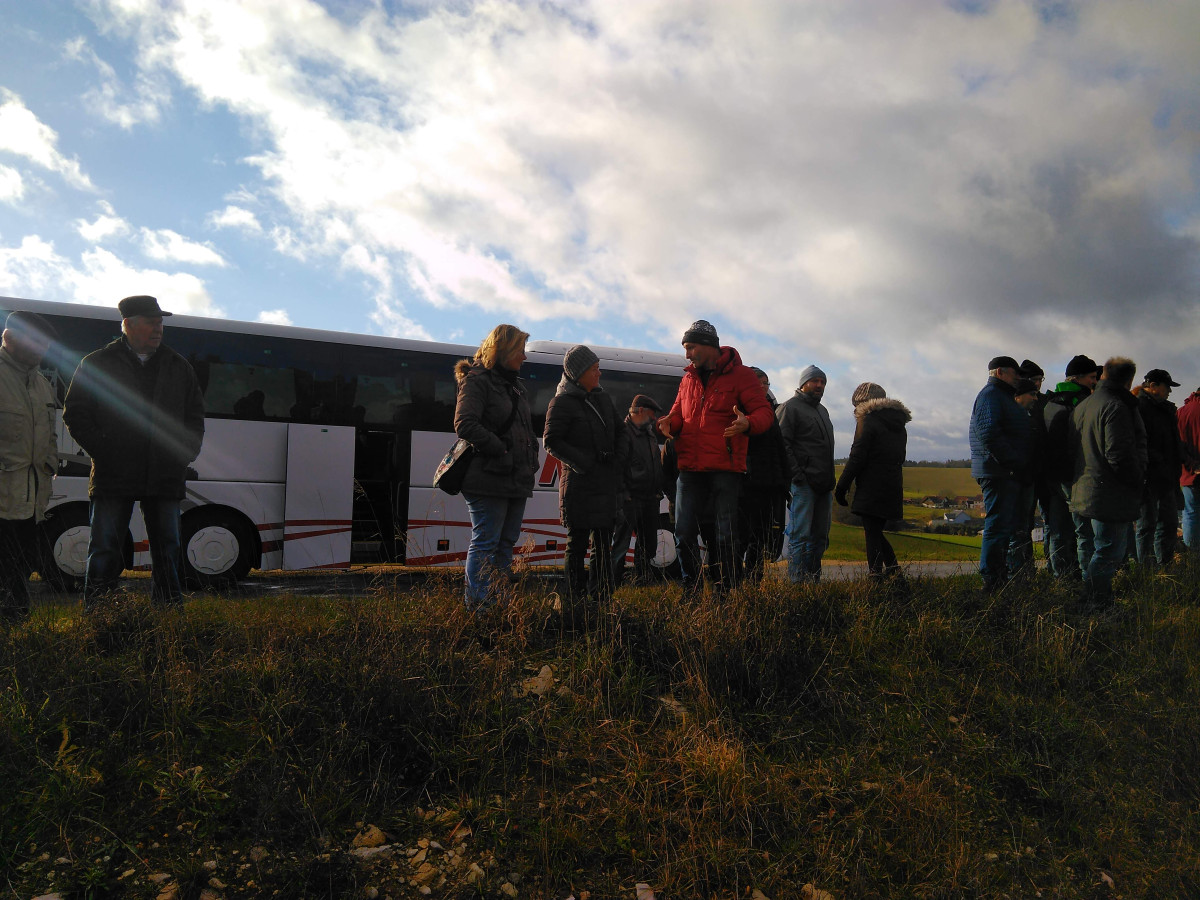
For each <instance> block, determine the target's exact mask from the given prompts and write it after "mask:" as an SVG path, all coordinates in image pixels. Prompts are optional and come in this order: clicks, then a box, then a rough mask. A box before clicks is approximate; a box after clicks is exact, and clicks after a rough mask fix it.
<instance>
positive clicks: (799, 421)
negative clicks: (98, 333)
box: [0, 295, 1200, 619]
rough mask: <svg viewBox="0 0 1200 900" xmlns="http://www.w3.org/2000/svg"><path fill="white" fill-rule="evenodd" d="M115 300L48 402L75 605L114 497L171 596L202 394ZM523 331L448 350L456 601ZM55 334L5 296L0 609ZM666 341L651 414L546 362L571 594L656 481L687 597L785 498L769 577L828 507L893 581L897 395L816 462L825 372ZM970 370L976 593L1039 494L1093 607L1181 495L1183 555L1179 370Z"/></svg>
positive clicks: (18, 565) (104, 571) (111, 551)
mask: <svg viewBox="0 0 1200 900" xmlns="http://www.w3.org/2000/svg"><path fill="white" fill-rule="evenodd" d="M118 309H119V311H120V314H121V332H122V333H121V336H120V337H118V338H117V339H116V340H114V341H113V342H112V343H110V344H109V345H107V346H106V347H103V348H101V349H99V350H96V351H95V352H93V353H91V354H89V355H87V356H85V357H84V359H83V360H82V362H81V363H80V364H79V366H78V368H77V369H76V371H75V373H74V376H73V378H72V380H71V384H70V387H69V389H68V391H67V394H66V399H65V402H64V407H63V421H64V423H65V424H66V426H67V428H68V429H69V430H70V433H71V436H72V437H73V438H74V440H75V441H76V442H77V443H78V444H79V445H80V446H81V447H82V448H83V449H84V450H85V451H86V452H87V453H88V454H89V456H90V457H91V461H92V468H91V476H90V479H89V485H88V494H89V500H90V522H89V524H90V526H91V539H90V545H89V548H88V558H87V573H86V576H85V586H84V600H85V605H86V606H89V607H90V606H92V605H94V604H95V603H97V602H99V601H100V600H102V599H103V598H104V597H105V596H107V595H108V594H109V593H110V592H111V591H112V590H113V589H114V588H115V587H116V584H117V579H118V577H119V575H120V573H121V570H122V568H123V566H124V558H125V549H124V547H123V540H124V536H125V533H126V530H127V528H128V523H129V519H130V516H131V515H132V509H133V505H134V503H135V502H140V503H141V508H142V513H143V516H144V519H145V523H146V531H147V534H148V536H149V545H150V554H151V561H152V570H153V574H152V598H153V599H154V600H155V601H156V602H158V603H162V604H170V603H177V602H179V601H180V600H181V599H182V584H181V563H182V560H181V546H180V545H181V537H180V501H181V500H182V499H183V496H184V484H185V480H186V478H187V475H188V468H189V466H190V464H191V462H192V461H193V460H195V458H196V457H197V456H198V455H199V452H200V446H201V442H202V440H203V437H204V399H203V395H202V393H201V390H200V386H199V383H198V380H197V378H196V375H195V373H194V371H193V370H192V367H191V365H190V364H189V363H188V362H187V360H186V359H184V358H183V357H182V356H180V355H179V354H178V353H175V352H174V351H173V350H171V349H170V348H169V347H167V346H166V345H165V344H164V343H163V320H164V317H166V316H169V315H171V314H170V313H169V312H165V311H163V310H162V309H161V308H160V307H159V305H158V301H157V300H156V299H155V298H154V297H150V296H145V295H139V296H133V297H126V298H125V299H123V300H122V301H121V302H120V303H119V304H118ZM528 338H529V335H528V334H527V333H526V332H524V331H521V330H520V329H519V328H517V327H516V326H513V325H498V326H496V328H494V329H493V330H492V331H491V333H490V334H489V335H488V336H487V337H486V338H485V339H484V341H483V343H482V344H481V345H480V347H479V349H478V351H477V352H476V353H475V356H474V358H473V359H464V360H461V361H459V362H458V364H457V365H456V367H455V376H456V380H457V385H458V396H457V402H456V407H455V415H454V430H455V432H456V433H457V434H458V436H459V437H460V438H463V439H465V440H466V441H468V442H469V443H470V444H471V446H472V447H473V448H474V451H475V458H474V460H473V461H472V463H471V465H470V468H469V469H468V471H467V474H466V476H465V480H464V483H463V487H462V493H463V496H464V498H465V500H466V503H467V509H468V512H469V514H470V518H471V538H470V544H469V549H468V552H467V559H466V587H465V595H466V602H467V605H468V606H470V607H472V608H482V607H487V606H489V605H490V604H492V603H493V602H494V600H495V597H496V587H497V584H496V579H497V578H498V577H503V576H505V575H507V573H509V572H510V571H511V567H512V558H513V551H514V548H515V546H516V542H517V540H518V539H519V537H520V534H521V523H522V520H523V518H524V510H525V502H526V499H527V498H528V497H530V496H532V493H533V485H534V476H535V472H536V471H537V466H538V435H537V434H535V432H534V427H533V419H532V416H531V413H530V408H529V403H528V400H527V394H526V391H525V388H524V386H523V384H522V382H521V379H520V377H519V373H520V369H521V365H522V363H523V362H524V361H525V358H526V356H525V342H526V341H527V340H528ZM55 340H56V334H55V332H54V329H53V328H52V326H50V324H49V323H48V322H47V321H46V320H45V319H43V318H42V317H41V316H38V315H36V314H35V313H31V312H26V311H17V312H13V313H12V314H10V315H9V317H8V319H7V320H6V322H5V327H4V331H3V336H2V340H0V419H2V420H3V423H4V428H3V429H2V430H0V613H2V614H3V616H4V617H5V618H9V619H12V618H20V617H22V616H24V615H27V614H28V609H29V593H28V578H29V575H30V573H31V571H33V570H34V569H36V568H37V567H38V566H39V564H40V563H39V560H40V559H41V558H42V557H43V553H42V552H41V551H40V549H39V547H38V530H37V524H38V523H39V522H41V521H42V520H43V519H44V517H45V514H46V508H47V504H48V502H49V497H50V486H51V481H52V479H53V478H54V474H55V472H56V470H57V464H58V448H57V439H56V435H55V411H56V408H57V403H56V398H55V395H54V391H53V389H52V388H51V386H50V384H49V383H48V382H47V381H46V379H45V377H44V376H42V375H41V373H40V371H39V366H40V364H41V362H42V359H43V357H44V356H45V355H46V354H47V352H48V351H49V350H50V348H51V347H52V346H53V345H54V342H55ZM681 343H682V345H683V350H684V354H685V355H686V357H687V359H688V361H689V365H688V366H687V368H686V370H685V371H684V374H683V378H682V380H681V382H680V385H679V389H678V392H677V394H676V396H675V398H674V401H673V402H672V403H671V405H670V406H669V407H668V408H667V409H666V411H665V412H664V410H663V406H662V405H661V404H660V403H659V402H658V401H657V400H655V399H654V398H653V397H650V396H647V395H645V394H638V395H637V396H635V397H634V398H633V401H632V402H631V404H630V408H629V410H628V413H627V414H626V415H625V416H624V418H622V417H621V416H620V414H619V413H618V411H617V410H616V408H615V406H614V404H613V401H612V398H611V396H610V395H609V394H608V393H606V392H605V391H604V389H603V387H602V386H601V379H602V373H601V369H600V359H599V357H598V356H597V354H596V353H595V352H594V351H593V350H592V349H591V348H589V347H587V346H584V345H576V346H574V347H572V348H571V349H570V350H568V351H567V352H566V354H565V355H564V357H563V372H562V378H561V380H560V382H559V385H558V388H557V391H556V393H555V396H554V398H553V399H552V400H551V401H550V404H549V407H548V409H547V411H546V420H545V429H544V433H543V435H542V438H543V440H544V443H545V447H546V449H547V451H548V452H549V453H550V454H552V455H553V456H554V457H555V458H556V459H557V460H558V461H559V462H560V463H561V476H560V479H559V483H558V491H559V512H560V518H561V521H562V524H563V525H564V526H565V528H566V532H567V537H566V547H565V569H566V581H565V583H566V591H567V593H568V595H569V596H570V597H571V598H572V599H576V600H577V599H581V598H584V597H591V598H594V599H598V600H603V599H606V598H607V597H609V596H611V594H612V591H613V589H614V587H615V585H616V584H617V583H619V582H620V581H621V579H622V578H623V577H625V574H626V573H625V563H626V557H627V554H628V551H629V547H630V544H631V542H633V541H634V540H635V539H636V543H635V544H634V566H633V572H632V577H633V578H634V580H635V581H638V582H643V583H644V582H646V581H648V580H649V579H650V578H651V577H652V572H653V568H652V564H651V560H652V558H653V556H654V553H655V549H656V546H657V542H658V533H659V504H660V500H661V498H662V497H663V495H664V493H665V494H666V495H667V496H668V498H669V499H670V500H671V506H672V510H673V515H674V529H675V549H676V553H677V557H678V560H679V567H680V572H681V575H682V579H683V586H684V591H685V594H688V595H695V594H696V593H698V592H699V591H700V590H701V589H702V586H703V583H704V580H705V578H707V579H708V580H709V581H710V582H711V585H712V588H713V591H714V592H715V593H716V594H718V595H719V594H721V593H724V592H727V591H728V590H730V589H731V588H732V587H734V586H735V585H736V584H737V583H738V581H739V580H740V579H751V580H757V579H759V578H761V577H762V574H763V572H764V563H765V561H766V560H767V559H773V558H775V556H776V555H777V554H778V552H779V549H780V548H779V544H778V542H777V537H778V536H779V535H780V532H781V529H782V527H783V524H784V519H785V509H786V511H787V516H786V518H787V530H786V543H787V546H786V555H787V574H788V578H789V579H790V580H791V581H793V582H797V583H802V582H815V581H818V580H819V579H820V577H821V560H822V557H823V555H824V552H825V549H826V547H827V546H828V540H829V532H830V526H831V522H832V510H833V503H834V502H837V503H839V504H842V505H849V506H850V508H851V511H852V512H853V513H854V514H855V515H857V516H858V517H859V518H860V519H861V521H862V525H863V529H864V532H865V538H866V548H867V558H868V564H869V569H870V573H871V577H873V578H876V579H879V580H884V581H887V582H888V583H889V584H890V585H892V586H894V587H903V576H902V574H901V570H900V567H899V565H898V564H897V561H896V556H895V553H894V552H893V550H892V547H891V546H890V544H889V543H888V540H887V538H886V536H885V534H884V526H885V524H886V523H887V522H888V521H891V520H897V519H900V518H901V516H902V503H903V464H904V459H905V453H906V449H907V433H906V425H907V423H908V422H909V421H910V420H911V418H912V416H911V413H910V412H909V411H908V409H907V408H906V407H905V406H904V405H903V404H902V403H900V402H899V401H897V400H895V399H892V398H889V397H888V396H887V394H886V392H885V390H884V389H883V388H882V387H881V386H880V385H878V384H875V383H873V382H865V383H863V384H860V385H859V386H858V387H857V388H856V389H855V390H854V392H853V395H852V402H853V405H854V415H855V420H856V427H855V434H854V441H853V445H852V446H851V448H850V452H849V456H848V459H847V463H846V465H845V467H844V469H843V471H842V473H841V476H840V478H835V467H834V434H833V426H832V423H831V421H830V418H829V413H828V411H827V410H826V408H825V407H824V405H823V404H822V399H823V397H824V394H825V388H826V386H827V377H826V375H825V373H824V372H823V371H822V370H821V369H820V368H819V367H817V366H815V365H810V366H808V367H807V368H806V369H804V370H803V371H802V373H801V375H800V383H799V386H798V387H797V389H796V391H795V393H794V395H793V396H792V397H790V398H789V399H788V400H786V401H785V402H784V403H781V404H777V403H776V402H775V398H774V397H773V395H772V394H771V391H770V382H769V379H768V377H767V375H766V373H765V372H763V371H762V370H761V369H756V368H753V367H750V366H747V365H745V364H744V363H743V362H742V359H741V356H740V355H739V353H738V351H737V350H736V349H734V348H733V347H729V346H725V345H722V344H721V342H720V340H719V338H718V335H717V331H716V329H715V328H714V327H713V326H712V324H711V323H709V322H707V321H705V320H703V319H701V320H698V321H696V322H694V323H692V325H691V326H690V327H689V328H688V329H687V330H686V331H685V332H684V334H683V339H682V342H681ZM988 370H989V377H988V382H987V384H986V385H985V387H984V388H983V390H981V391H980V392H979V395H978V396H977V397H976V400H975V404H974V408H973V410H972V414H971V424H970V443H971V471H972V475H973V476H974V477H975V478H976V479H977V480H978V481H979V484H980V486H981V489H982V492H983V497H984V505H985V511H986V518H985V524H984V529H983V540H982V548H981V551H980V566H979V568H980V573H981V575H982V576H983V582H984V589H985V591H989V592H993V591H997V590H999V589H1001V588H1002V587H1003V586H1004V585H1005V584H1007V583H1009V582H1010V581H1011V580H1012V579H1013V578H1016V577H1018V576H1019V575H1020V574H1021V573H1022V572H1026V571H1029V569H1030V568H1031V566H1032V559H1033V554H1032V542H1031V530H1032V525H1033V517H1034V513H1035V511H1036V509H1037V507H1039V506H1040V508H1041V510H1042V512H1043V516H1044V520H1045V529H1046V545H1047V557H1048V564H1049V567H1050V570H1051V571H1052V572H1053V574H1054V575H1055V576H1058V577H1061V578H1068V579H1078V580H1080V581H1081V583H1082V586H1083V591H1084V595H1085V600H1086V601H1087V602H1089V603H1091V604H1097V605H1105V604H1108V603H1110V602H1111V601H1112V581H1113V576H1114V574H1115V572H1116V571H1117V569H1118V568H1119V567H1120V566H1121V565H1122V563H1123V562H1124V561H1125V559H1126V556H1127V548H1128V549H1130V550H1132V551H1133V552H1135V553H1136V557H1137V559H1138V561H1139V562H1140V563H1141V564H1143V565H1144V566H1147V567H1153V566H1164V565H1167V564H1169V563H1170V562H1171V560H1172V558H1173V556H1174V553H1175V537H1176V531H1177V528H1178V525H1179V509H1180V508H1182V509H1183V531H1184V542H1185V543H1186V545H1187V546H1188V548H1189V549H1190V550H1191V551H1192V552H1200V532H1198V531H1197V515H1198V513H1197V505H1196V497H1195V493H1194V491H1195V481H1196V475H1197V473H1198V472H1200V390H1198V391H1197V392H1195V393H1193V394H1192V395H1191V396H1190V397H1188V399H1187V401H1186V402H1185V404H1184V406H1183V409H1182V410H1180V411H1178V412H1177V410H1176V407H1175V405H1174V404H1173V403H1171V402H1170V400H1169V399H1168V398H1169V397H1170V394H1171V390H1172V388H1175V387H1178V386H1179V384H1178V382H1175V381H1174V380H1172V378H1171V376H1170V374H1169V373H1168V372H1166V371H1164V370H1162V369H1151V370H1150V371H1149V372H1147V373H1146V375H1145V378H1144V380H1143V382H1142V384H1141V385H1139V386H1136V387H1135V386H1134V383H1133V382H1134V375H1135V371H1136V367H1135V365H1134V363H1133V362H1132V361H1131V360H1128V359H1125V358H1122V357H1113V358H1112V359H1110V360H1108V362H1107V363H1105V365H1104V366H1103V367H1101V366H1098V365H1097V364H1096V363H1095V362H1094V361H1093V360H1091V359H1090V358H1089V357H1087V356H1083V355H1079V356H1076V357H1074V358H1073V359H1072V360H1071V361H1070V362H1069V363H1068V364H1067V367H1066V371H1065V375H1064V380H1063V381H1062V382H1060V383H1059V384H1058V385H1057V386H1056V388H1055V390H1053V391H1050V392H1046V393H1043V392H1042V390H1041V387H1042V384H1043V381H1044V378H1045V373H1044V372H1043V370H1042V369H1041V368H1040V367H1039V366H1038V365H1037V364H1036V363H1033V362H1032V361H1030V360H1025V361H1024V362H1023V363H1017V362H1016V361H1015V360H1014V359H1013V358H1011V357H1007V356H1000V357H996V358H995V359H993V360H991V362H990V363H989V365H988ZM851 491H853V497H852V498H851V496H850V495H851ZM701 540H703V543H704V546H705V550H706V551H707V562H706V563H704V564H703V565H702V556H701V550H700V543H701ZM589 555H590V558H591V562H590V565H589V564H588V563H587V562H586V560H587V558H588V557H589Z"/></svg>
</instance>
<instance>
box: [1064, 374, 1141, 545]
mask: <svg viewBox="0 0 1200 900" xmlns="http://www.w3.org/2000/svg"><path fill="white" fill-rule="evenodd" d="M1069 434H1070V441H1071V444H1072V446H1073V447H1074V448H1075V478H1074V480H1073V482H1072V484H1071V512H1073V513H1075V514H1076V515H1080V516H1086V517H1087V518H1089V519H1099V520H1100V521H1101V522H1132V521H1134V520H1136V519H1137V517H1138V513H1139V511H1140V510H1141V506H1142V488H1143V485H1144V484H1145V480H1146V427H1145V425H1143V424H1142V417H1141V416H1140V415H1138V410H1137V398H1135V397H1134V396H1133V394H1131V393H1129V391H1127V390H1125V389H1124V388H1122V387H1117V386H1115V385H1110V384H1109V383H1108V382H1107V381H1101V382H1100V384H1099V385H1098V386H1097V387H1096V391H1095V393H1093V394H1092V395H1091V396H1090V397H1088V398H1087V399H1086V400H1084V401H1083V402H1082V403H1080V404H1079V405H1078V406H1077V407H1075V411H1074V412H1073V413H1072V414H1071V423H1070V432H1069Z"/></svg>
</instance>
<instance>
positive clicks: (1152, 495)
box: [1137, 486, 1179, 566]
mask: <svg viewBox="0 0 1200 900" xmlns="http://www.w3.org/2000/svg"><path fill="white" fill-rule="evenodd" d="M1178 530H1179V510H1178V508H1177V507H1176V506H1175V488H1174V486H1171V487H1169V488H1167V489H1166V490H1163V491H1152V490H1150V489H1149V488H1147V490H1146V495H1145V496H1144V497H1143V498H1142V513H1141V515H1140V516H1139V517H1138V521H1137V558H1138V562H1139V563H1141V564H1142V565H1143V566H1152V565H1154V563H1156V562H1157V563H1158V565H1160V566H1165V565H1167V564H1168V563H1170V562H1171V560H1172V559H1174V558H1175V535H1176V532H1178Z"/></svg>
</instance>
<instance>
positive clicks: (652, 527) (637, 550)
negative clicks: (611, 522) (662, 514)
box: [612, 497, 659, 584]
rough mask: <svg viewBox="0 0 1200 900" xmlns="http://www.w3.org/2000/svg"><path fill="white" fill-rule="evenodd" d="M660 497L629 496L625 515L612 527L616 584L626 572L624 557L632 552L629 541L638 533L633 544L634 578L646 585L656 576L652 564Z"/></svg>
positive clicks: (655, 547) (656, 539) (625, 506)
mask: <svg viewBox="0 0 1200 900" xmlns="http://www.w3.org/2000/svg"><path fill="white" fill-rule="evenodd" d="M658 505H659V504H658V498H657V497H629V498H628V499H627V500H626V501H625V505H624V513H625V516H624V518H623V519H622V520H621V521H620V522H618V523H617V527H616V528H615V529H614V530H613V549H612V563H613V584H620V583H621V578H622V576H623V575H624V574H625V557H626V555H628V553H629V544H630V543H631V540H632V538H633V536H634V535H635V534H636V535H637V543H636V544H634V545H633V577H634V580H635V581H636V582H638V583H639V584H645V583H647V582H649V581H650V580H651V579H652V578H653V577H654V569H653V567H652V566H651V565H650V562H651V560H653V559H654V552H655V550H656V549H657V545H658Z"/></svg>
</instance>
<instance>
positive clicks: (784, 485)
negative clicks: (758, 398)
mask: <svg viewBox="0 0 1200 900" xmlns="http://www.w3.org/2000/svg"><path fill="white" fill-rule="evenodd" d="M771 409H772V412H774V410H775V405H774V404H771ZM791 484H792V464H791V462H790V461H789V460H788V454H787V447H785V446H784V445H783V432H782V431H780V430H779V422H777V421H776V420H775V419H774V418H772V419H771V426H770V427H769V428H768V429H767V430H766V431H764V432H763V433H762V434H752V435H751V436H750V444H749V446H748V447H747V448H746V480H745V481H744V482H742V486H743V489H744V490H750V491H766V492H779V493H783V492H785V491H787V489H788V488H789V487H790V486H791Z"/></svg>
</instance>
